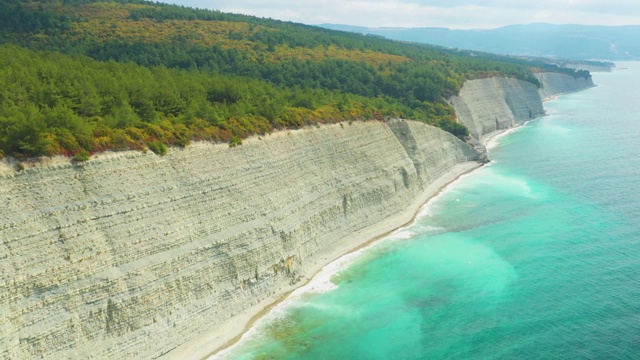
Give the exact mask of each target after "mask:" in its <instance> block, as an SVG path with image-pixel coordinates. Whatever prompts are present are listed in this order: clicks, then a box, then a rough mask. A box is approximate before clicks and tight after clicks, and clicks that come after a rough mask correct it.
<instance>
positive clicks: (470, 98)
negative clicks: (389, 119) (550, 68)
mask: <svg viewBox="0 0 640 360" xmlns="http://www.w3.org/2000/svg"><path fill="white" fill-rule="evenodd" d="M536 77H537V78H538V80H539V81H540V83H541V85H542V86H541V88H540V89H538V88H537V87H536V86H535V85H533V84H531V83H529V82H525V81H522V80H516V79H506V78H488V79H477V80H471V81H467V82H466V83H465V84H464V86H463V87H462V89H461V90H460V94H459V95H457V96H453V97H452V98H451V99H450V100H449V102H450V103H451V105H452V106H453V107H454V109H455V110H456V115H457V116H458V121H459V122H460V123H461V124H463V125H465V126H466V127H467V128H468V129H469V132H470V133H471V136H473V137H474V138H475V139H476V140H479V141H480V142H481V143H484V142H485V140H486V139H487V137H490V136H491V135H492V133H494V132H495V131H498V130H504V129H508V128H511V127H514V126H516V125H521V124H522V123H524V122H525V121H527V120H531V119H534V118H536V117H539V116H542V115H544V109H543V107H542V101H543V100H547V99H550V98H552V97H553V96H556V95H560V94H565V93H570V92H576V91H580V90H584V89H587V88H589V87H592V86H594V84H593V82H592V80H591V77H589V78H578V79H574V78H573V77H572V76H568V75H564V74H559V73H538V74H536Z"/></svg>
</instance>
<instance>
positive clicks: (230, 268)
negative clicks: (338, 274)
mask: <svg viewBox="0 0 640 360" xmlns="http://www.w3.org/2000/svg"><path fill="white" fill-rule="evenodd" d="M518 101H519V99H517V98H510V100H505V104H506V105H505V106H506V107H509V106H512V107H518V106H519V105H518V104H516V103H517V102H518ZM509 104H510V105H509ZM526 106H528V105H525V107H523V108H522V110H518V111H523V112H524V113H525V114H528V111H529V110H527V109H526ZM505 111H506V110H505ZM535 111H536V112H535V113H534V114H533V115H537V114H538V111H539V109H538V108H536V110H535ZM533 115H531V116H533ZM527 116H528V117H530V116H529V115H527ZM483 131H485V130H484V129H483ZM477 156H478V154H477V153H476V152H475V151H474V150H473V149H471V148H470V147H469V146H468V145H467V144H465V143H463V142H461V141H459V140H458V139H456V138H455V137H454V136H452V135H450V134H448V133H445V132H443V131H441V130H439V129H436V128H433V127H430V126H428V125H424V124H421V123H416V122H408V121H400V120H397V121H391V122H389V123H382V122H364V123H360V122H357V123H353V124H352V125H347V124H343V125H340V126H338V125H333V126H322V127H320V128H312V129H304V130H299V131H291V132H281V133H276V134H272V135H270V136H266V137H265V138H264V139H258V138H252V139H249V140H247V141H246V142H245V144H244V145H242V146H238V147H235V148H229V147H228V146H227V145H212V144H207V143H199V144H194V145H191V146H188V147H187V148H185V149H174V150H172V151H170V152H169V154H167V155H166V156H164V157H159V156H156V155H154V154H152V153H146V154H144V153H139V152H124V153H114V154H103V155H97V156H95V157H94V158H93V159H91V160H90V161H88V162H87V163H86V164H84V165H75V166H74V165H72V164H70V163H69V162H68V160H65V161H60V160H58V161H53V162H51V163H49V164H47V163H45V164H40V165H29V164H27V166H26V169H25V170H24V171H22V172H16V171H14V170H13V169H12V168H11V167H10V164H8V162H7V160H5V162H4V163H3V164H2V165H0V205H1V206H0V334H1V335H0V358H25V359H26V358H40V357H45V358H113V359H126V358H156V357H162V356H163V355H164V356H168V357H172V355H173V357H175V352H174V350H175V349H176V348H178V347H180V346H181V345H183V344H186V343H189V342H190V341H193V340H194V338H195V337H196V336H197V335H198V334H203V333H207V332H208V331H210V330H211V329H212V328H215V327H216V326H217V325H219V324H221V323H223V322H225V321H233V320H234V317H235V316H236V315H237V314H240V313H242V312H243V311H245V310H246V309H247V308H249V307H251V306H255V305H256V304H258V303H259V302H260V301H263V300H264V299H267V298H269V297H272V296H274V295H279V294H283V293H285V292H287V291H289V290H291V289H293V288H295V287H297V286H299V285H300V283H301V282H302V281H304V280H305V279H306V278H307V277H309V276H311V275H312V274H313V272H315V271H316V270H317V269H318V268H319V266H321V265H322V264H325V263H326V262H327V261H329V260H331V259H332V258H335V252H334V251H333V250H334V249H335V248H337V247H343V248H354V247H357V246H358V245H360V244H361V243H362V242H363V241H365V240H366V239H359V242H355V243H346V241H348V239H350V237H349V235H350V234H354V233H358V232H361V231H364V230H365V229H367V228H368V227H371V226H374V225H375V224H377V223H379V222H381V221H384V220H385V219H388V218H390V217H392V216H394V214H398V213H401V212H403V211H406V209H407V206H408V204H415V202H416V199H417V198H419V197H420V194H422V193H424V191H425V188H426V187H428V186H429V185H430V184H432V183H433V182H434V180H435V179H438V178H439V177H441V176H442V175H443V174H444V173H446V172H448V171H450V170H451V169H452V168H453V167H454V166H455V165H456V164H460V163H464V162H468V161H474V160H475V159H476V158H477ZM414 210H415V209H414ZM396 226H397V225H396ZM383 230H384V231H389V230H391V228H387V229H383ZM379 232H380V231H378V233H377V234H373V235H370V236H369V238H370V237H372V236H375V235H380V233H379Z"/></svg>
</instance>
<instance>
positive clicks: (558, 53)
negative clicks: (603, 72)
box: [322, 24, 640, 60]
mask: <svg viewBox="0 0 640 360" xmlns="http://www.w3.org/2000/svg"><path fill="white" fill-rule="evenodd" d="M322 26H323V27H326V28H330V29H335V30H343V31H350V32H356V33H362V34H374V35H379V36H384V37H387V38H389V39H395V40H402V41H411V42H419V43H428V44H435V45H441V46H447V47H452V48H460V49H469V50H477V51H485V52H492V53H498V54H509V55H528V56H544V57H556V58H562V59H575V60H584V59H609V60H634V59H639V58H640V26H589V25H550V24H531V25H510V26H505V27H500V28H497V29H492V30H452V29H446V28H366V27H356V26H348V25H335V24H324V25H322Z"/></svg>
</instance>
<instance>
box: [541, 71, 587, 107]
mask: <svg viewBox="0 0 640 360" xmlns="http://www.w3.org/2000/svg"><path fill="white" fill-rule="evenodd" d="M536 78H538V81H540V83H541V84H542V87H541V88H540V97H541V98H542V100H543V101H545V100H550V99H553V98H554V97H555V96H558V95H562V94H567V93H572V92H576V91H581V90H584V89H588V88H590V87H593V86H595V85H594V84H593V80H592V78H591V77H579V78H574V77H573V76H569V75H566V74H559V73H548V72H547V73H537V74H536Z"/></svg>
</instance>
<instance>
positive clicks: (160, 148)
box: [147, 141, 167, 156]
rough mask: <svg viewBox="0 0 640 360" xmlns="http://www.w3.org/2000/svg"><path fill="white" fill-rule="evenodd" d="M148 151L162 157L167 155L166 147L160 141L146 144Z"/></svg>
mask: <svg viewBox="0 0 640 360" xmlns="http://www.w3.org/2000/svg"><path fill="white" fill-rule="evenodd" d="M147 146H148V147H149V150H151V151H153V152H154V153H155V154H156V155H160V156H164V155H166V154H167V146H166V145H165V144H163V143H162V142H160V141H150V142H148V143H147Z"/></svg>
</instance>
